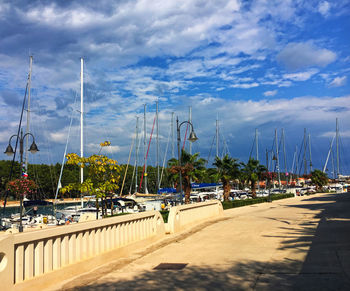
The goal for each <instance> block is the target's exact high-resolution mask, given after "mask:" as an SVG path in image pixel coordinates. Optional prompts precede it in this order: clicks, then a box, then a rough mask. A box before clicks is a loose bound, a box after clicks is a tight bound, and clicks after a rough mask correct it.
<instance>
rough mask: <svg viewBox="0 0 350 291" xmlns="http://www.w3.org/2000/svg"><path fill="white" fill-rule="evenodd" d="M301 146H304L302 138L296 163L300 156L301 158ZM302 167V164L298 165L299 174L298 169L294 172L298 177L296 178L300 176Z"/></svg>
mask: <svg viewBox="0 0 350 291" xmlns="http://www.w3.org/2000/svg"><path fill="white" fill-rule="evenodd" d="M303 145H304V138H303V140H302V141H301V145H300V149H299V155H298V161H300V156H301V153H302V149H303ZM302 167H303V163H300V168H299V172H298V169H296V170H297V175H298V176H300V173H301V169H302Z"/></svg>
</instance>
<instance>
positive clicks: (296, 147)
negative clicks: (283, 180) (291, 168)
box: [295, 145, 299, 184]
mask: <svg viewBox="0 0 350 291" xmlns="http://www.w3.org/2000/svg"><path fill="white" fill-rule="evenodd" d="M298 168H299V161H298V146H297V145H296V146H295V177H296V184H298Z"/></svg>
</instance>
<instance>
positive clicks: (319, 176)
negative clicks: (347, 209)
mask: <svg viewBox="0 0 350 291" xmlns="http://www.w3.org/2000/svg"><path fill="white" fill-rule="evenodd" d="M311 181H312V183H313V184H315V185H316V189H317V190H319V189H320V188H322V186H325V185H327V184H328V176H327V174H326V173H323V172H322V171H320V170H314V171H312V172H311Z"/></svg>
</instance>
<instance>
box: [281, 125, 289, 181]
mask: <svg viewBox="0 0 350 291" xmlns="http://www.w3.org/2000/svg"><path fill="white" fill-rule="evenodd" d="M282 144H283V160H284V174H285V177H286V182H287V186H288V177H287V174H288V169H287V156H286V140H285V135H284V128H282Z"/></svg>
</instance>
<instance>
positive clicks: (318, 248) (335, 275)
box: [71, 193, 350, 290]
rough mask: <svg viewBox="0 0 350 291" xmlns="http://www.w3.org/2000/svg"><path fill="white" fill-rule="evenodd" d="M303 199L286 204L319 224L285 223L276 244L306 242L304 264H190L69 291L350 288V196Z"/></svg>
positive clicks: (287, 261)
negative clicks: (306, 212)
mask: <svg viewBox="0 0 350 291" xmlns="http://www.w3.org/2000/svg"><path fill="white" fill-rule="evenodd" d="M304 200H306V201H310V204H304V205H284V207H298V208H305V209H310V210H320V211H321V212H320V213H319V214H318V215H317V216H316V217H314V218H320V221H319V224H318V226H317V228H316V229H315V224H316V223H317V221H316V220H313V219H311V221H310V222H304V223H302V224H298V226H299V228H298V229H296V228H293V225H290V224H288V223H285V225H286V226H285V227H282V228H281V229H282V230H283V234H282V237H283V238H284V240H283V242H282V244H281V245H280V248H279V250H290V251H291V252H298V248H303V247H307V246H310V249H309V251H308V254H307V256H306V259H305V261H304V262H300V261H297V260H293V259H289V258H288V257H284V258H281V259H279V260H276V261H270V262H259V261H244V262H240V263H235V264H232V265H230V264H227V265H225V267H224V268H223V267H222V266H221V267H220V268H219V267H218V268H217V269H215V268H212V267H211V268H209V267H205V266H201V267H196V266H191V265H190V264H189V265H187V266H186V267H185V268H184V269H182V270H153V269H150V270H149V271H148V272H144V273H141V274H139V273H138V275H137V276H135V277H133V278H127V279H124V280H119V281H118V282H115V280H113V279H112V278H111V280H110V281H109V280H108V276H106V277H105V278H104V282H103V283H101V284H99V283H92V284H90V285H88V286H82V287H79V288H74V289H71V290H156V289H158V290H350V279H349V278H350V194H346V193H345V194H334V195H327V194H325V196H321V197H310V198H306V199H304ZM315 202H316V203H315ZM333 202H334V203H333ZM300 226H301V229H300ZM179 263H186V262H179ZM111 271H112V270H111Z"/></svg>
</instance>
